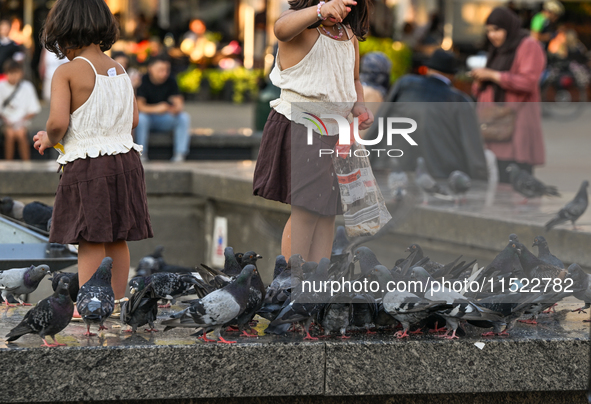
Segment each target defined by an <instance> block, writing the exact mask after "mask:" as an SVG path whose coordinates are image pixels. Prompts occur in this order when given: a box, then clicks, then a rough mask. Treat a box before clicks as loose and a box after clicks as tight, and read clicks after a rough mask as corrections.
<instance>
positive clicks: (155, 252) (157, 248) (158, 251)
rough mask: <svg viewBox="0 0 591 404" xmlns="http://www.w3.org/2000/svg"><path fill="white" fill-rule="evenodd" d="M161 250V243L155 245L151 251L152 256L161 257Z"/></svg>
mask: <svg viewBox="0 0 591 404" xmlns="http://www.w3.org/2000/svg"><path fill="white" fill-rule="evenodd" d="M163 251H164V246H162V245H159V246H156V249H155V250H154V252H153V253H152V257H154V258H162V252H163Z"/></svg>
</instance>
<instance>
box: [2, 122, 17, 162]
mask: <svg viewBox="0 0 591 404" xmlns="http://www.w3.org/2000/svg"><path fill="white" fill-rule="evenodd" d="M14 141H15V138H14V130H13V129H12V128H9V127H6V128H5V129H4V158H5V159H6V160H12V159H14Z"/></svg>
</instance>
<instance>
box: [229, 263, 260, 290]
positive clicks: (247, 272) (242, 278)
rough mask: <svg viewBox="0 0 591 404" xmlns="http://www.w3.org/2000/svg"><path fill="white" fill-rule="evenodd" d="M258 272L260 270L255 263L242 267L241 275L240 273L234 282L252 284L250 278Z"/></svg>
mask: <svg viewBox="0 0 591 404" xmlns="http://www.w3.org/2000/svg"><path fill="white" fill-rule="evenodd" d="M257 273H258V271H257V269H256V267H255V266H254V265H247V266H245V267H244V268H243V269H242V271H241V272H240V275H238V277H237V278H236V280H235V281H234V282H233V283H236V284H238V285H243V284H248V285H249V286H250V280H251V278H252V276H253V275H254V274H257Z"/></svg>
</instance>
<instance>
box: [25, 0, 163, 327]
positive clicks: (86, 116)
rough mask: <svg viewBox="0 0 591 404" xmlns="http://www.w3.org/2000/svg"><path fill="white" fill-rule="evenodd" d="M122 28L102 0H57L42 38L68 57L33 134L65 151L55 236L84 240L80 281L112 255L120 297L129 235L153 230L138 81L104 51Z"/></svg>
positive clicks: (38, 143) (44, 145) (42, 144)
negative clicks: (136, 133) (138, 133)
mask: <svg viewBox="0 0 591 404" xmlns="http://www.w3.org/2000/svg"><path fill="white" fill-rule="evenodd" d="M118 35H119V29H118V26H117V22H116V21H115V18H114V17H113V15H112V14H111V12H110V10H109V8H108V7H107V5H106V4H105V2H104V0H84V1H79V0H57V2H56V3H55V4H54V6H53V7H52V9H51V11H50V12H49V15H48V16H47V20H46V22H45V27H44V31H43V33H42V42H43V44H44V46H45V47H46V48H47V49H48V50H49V51H50V52H53V53H55V54H56V55H57V56H58V57H60V58H64V57H66V58H67V59H68V60H70V62H69V63H65V64H63V65H61V66H59V67H58V68H57V70H56V71H55V74H54V75H53V78H52V94H51V105H50V114H49V119H48V120H47V125H46V131H40V132H38V133H37V134H36V135H35V137H34V139H33V140H34V142H35V145H34V146H35V149H37V150H38V151H39V153H40V154H43V153H44V152H45V150H47V149H48V148H51V147H55V148H56V149H58V150H59V152H60V155H59V157H58V159H57V162H58V163H60V165H61V167H62V175H61V177H60V183H59V185H58V189H57V192H56V198H55V204H54V210H53V216H52V224H51V229H50V236H49V238H50V242H57V243H62V244H67V243H70V244H79V249H78V273H79V282H80V285H81V286H82V285H83V284H84V283H85V282H86V281H88V280H89V279H90V278H91V276H92V275H93V274H94V272H95V271H96V270H97V268H98V267H99V265H100V264H101V261H102V260H103V258H105V257H107V256H108V257H111V258H112V259H113V268H112V270H111V272H112V281H111V284H112V287H113V291H114V294H115V299H120V298H122V297H123V295H124V293H125V289H126V285H127V278H128V273H129V250H128V247H127V241H132V240H141V239H144V238H148V237H152V236H153V233H152V228H151V224H150V216H149V213H148V208H147V200H146V189H145V181H144V171H143V167H142V164H141V162H140V157H139V153H140V152H141V150H142V148H141V146H138V145H137V144H135V143H134V142H133V138H132V134H131V131H132V128H134V127H135V126H136V125H137V121H138V112H137V105H136V101H135V97H134V94H133V88H132V85H131V81H130V79H129V77H128V76H127V73H126V72H125V70H124V69H123V68H122V67H121V65H119V64H118V63H116V62H115V61H113V60H112V59H111V58H110V57H108V56H107V55H105V54H104V53H103V52H104V51H105V50H108V49H110V48H111V45H112V44H113V43H114V42H115V41H116V40H117V39H118ZM80 315H82V317H83V319H84V318H85V315H84V313H83V312H81V313H80ZM87 324H90V323H87ZM89 327H90V326H89ZM87 331H88V335H91V334H90V330H89V329H88V330H87Z"/></svg>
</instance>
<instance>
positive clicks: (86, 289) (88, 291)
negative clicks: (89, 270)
mask: <svg viewBox="0 0 591 404" xmlns="http://www.w3.org/2000/svg"><path fill="white" fill-rule="evenodd" d="M112 268H113V260H112V259H111V257H105V258H103V261H102V262H101V265H100V266H99V267H98V269H97V270H96V272H95V273H94V274H93V275H92V277H91V278H90V279H89V280H88V282H86V283H85V284H84V285H82V287H81V288H80V291H79V292H78V298H77V299H76V305H77V309H78V313H80V316H81V317H82V320H83V321H84V323H85V324H86V332H85V333H84V335H85V336H88V337H92V336H94V335H96V334H93V333H91V332H90V326H91V325H92V324H98V325H99V331H101V330H106V329H107V327H105V326H104V325H103V323H104V322H105V320H106V319H107V318H109V316H110V315H111V314H112V313H113V309H114V308H115V294H114V293H113V288H112V287H111V269H112Z"/></svg>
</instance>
